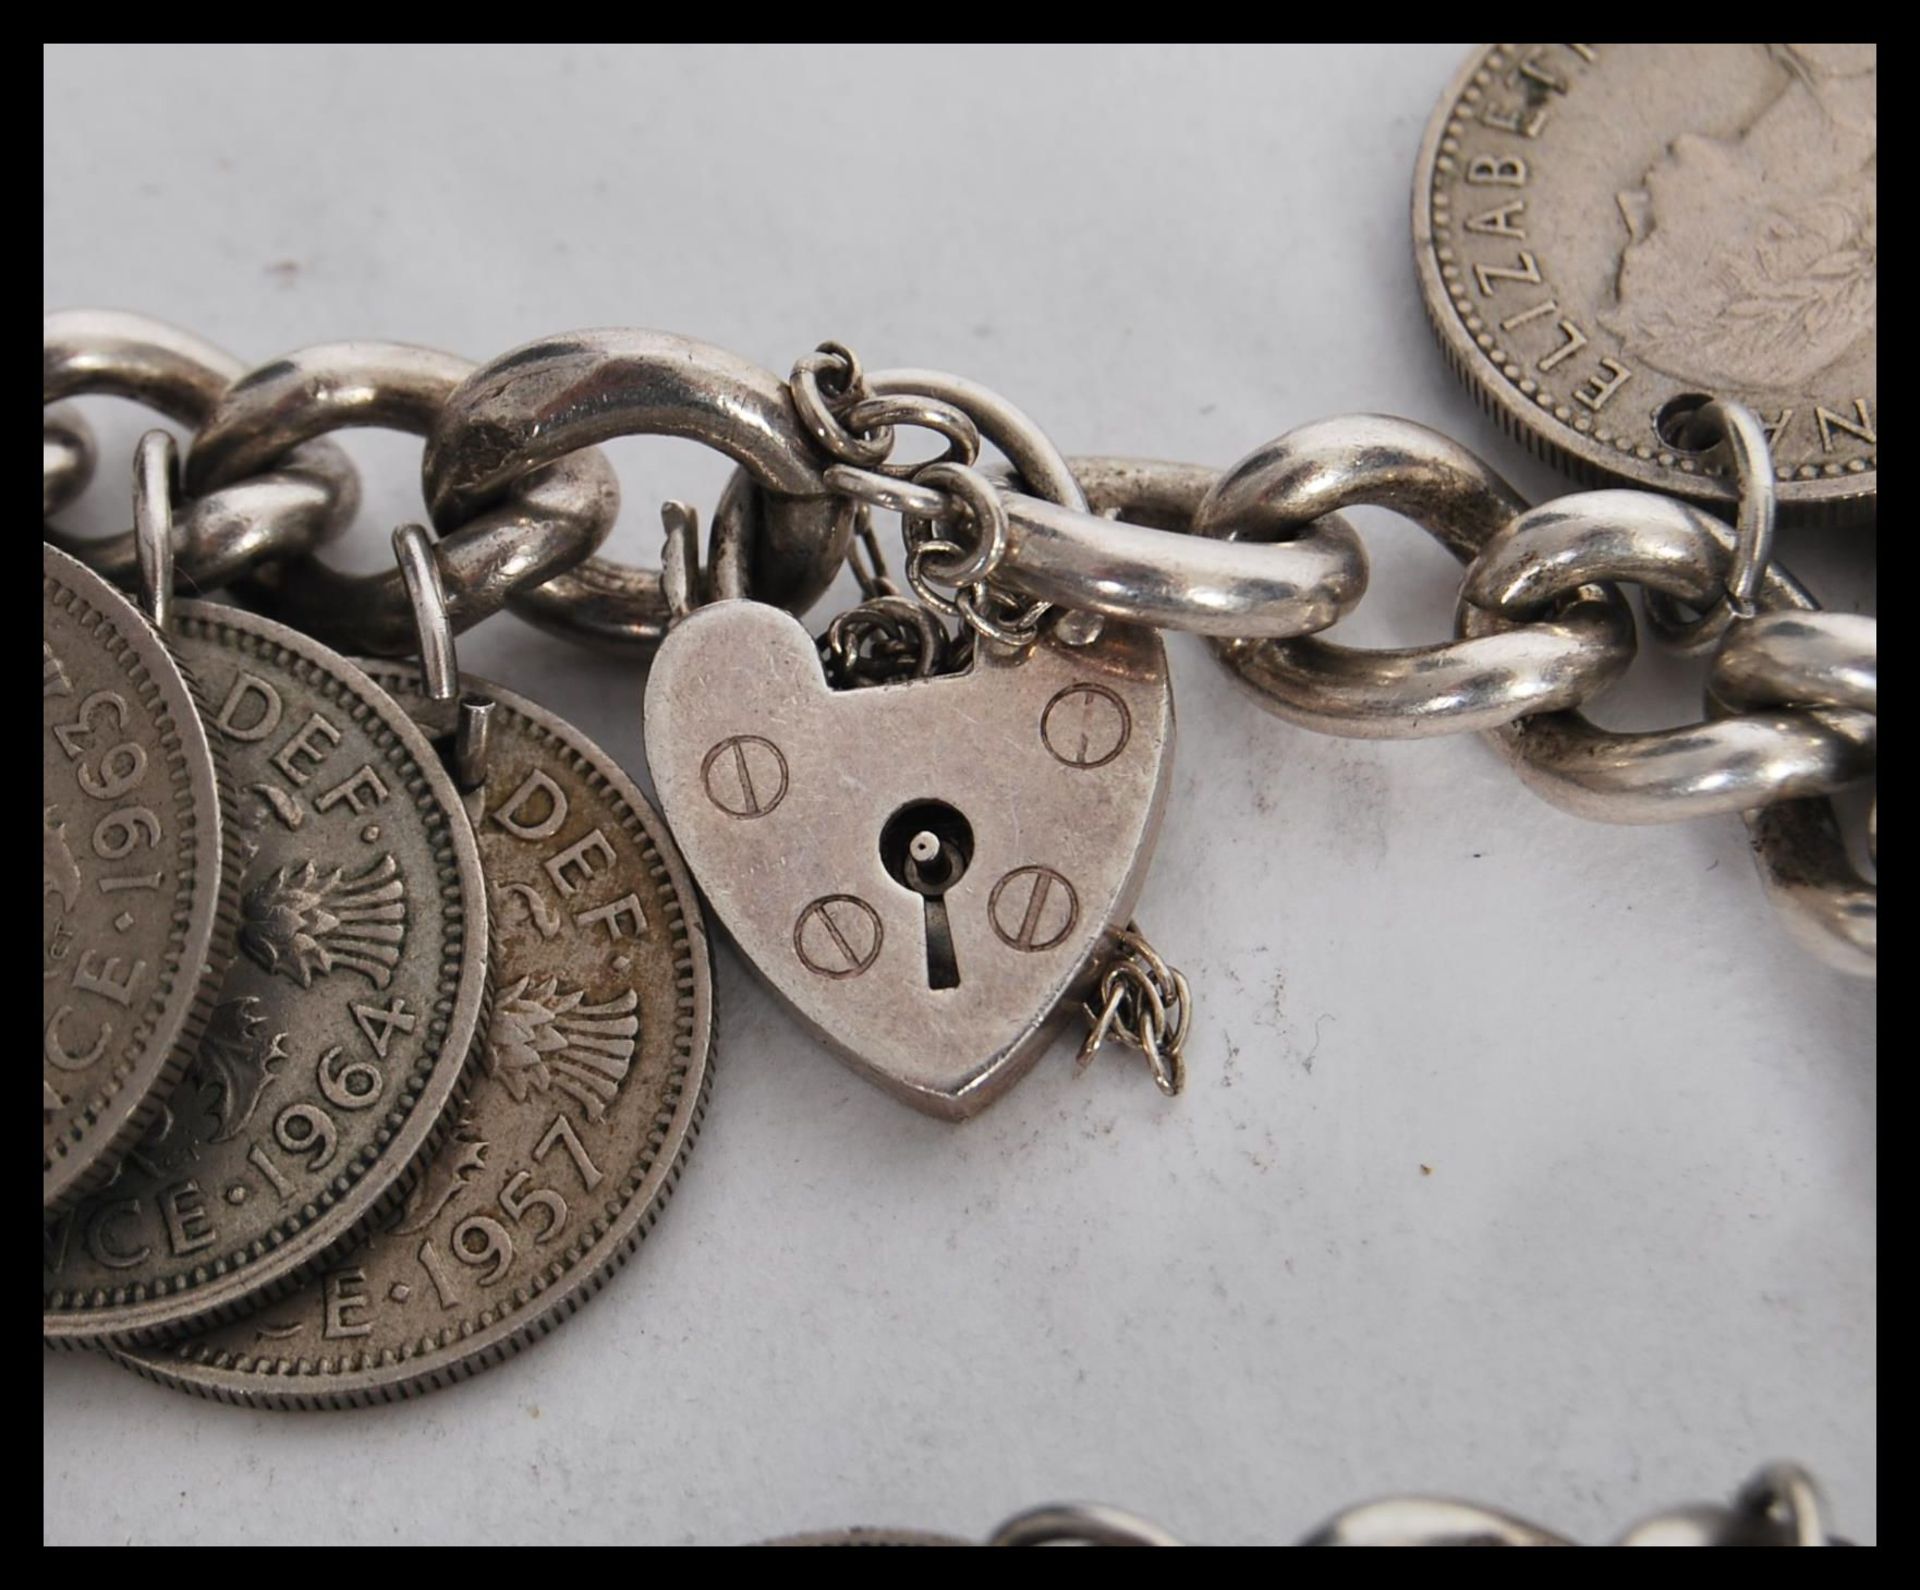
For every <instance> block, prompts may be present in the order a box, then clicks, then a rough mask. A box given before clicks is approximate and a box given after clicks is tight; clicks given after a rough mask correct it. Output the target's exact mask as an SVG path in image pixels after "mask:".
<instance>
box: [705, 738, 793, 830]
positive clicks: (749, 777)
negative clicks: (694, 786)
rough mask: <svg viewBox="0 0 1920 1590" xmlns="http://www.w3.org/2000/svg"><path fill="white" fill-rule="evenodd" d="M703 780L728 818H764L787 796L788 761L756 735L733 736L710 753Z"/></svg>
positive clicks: (769, 743)
mask: <svg viewBox="0 0 1920 1590" xmlns="http://www.w3.org/2000/svg"><path fill="white" fill-rule="evenodd" d="M700 781H701V783H703V784H704V785H706V789H707V799H708V800H710V801H712V802H713V804H714V805H716V806H718V807H719V808H720V810H721V811H723V812H725V813H726V814H727V815H728V816H729V817H764V816H766V815H767V813H768V812H770V811H772V810H773V809H774V807H776V806H778V805H779V804H780V803H781V801H783V800H785V799H786V797H787V759H786V757H785V756H784V755H783V754H782V753H781V750H780V747H779V746H777V745H775V744H774V743H773V741H771V740H763V739H762V738H761V737H760V736H759V735H757V734H735V735H730V736H729V737H728V738H726V739H724V740H722V741H721V742H720V743H719V744H718V745H716V746H715V747H714V748H713V749H712V750H711V751H709V752H707V757H706V760H705V761H704V762H702V763H701V764H700Z"/></svg>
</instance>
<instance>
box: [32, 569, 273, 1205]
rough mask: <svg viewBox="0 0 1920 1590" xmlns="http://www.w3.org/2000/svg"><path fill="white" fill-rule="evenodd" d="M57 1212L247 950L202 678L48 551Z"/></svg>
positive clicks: (83, 1184)
mask: <svg viewBox="0 0 1920 1590" xmlns="http://www.w3.org/2000/svg"><path fill="white" fill-rule="evenodd" d="M41 590H42V606H41V614H42V617H41V626H42V627H41V645H42V664H41V681H40V686H41V689H40V702H41V729H42V751H41V785H40V794H41V818H40V828H41V832H40V844H41V884H40V900H41V968H40V971H41V978H42V982H41V1075H42V1090H41V1111H42V1123H43V1137H42V1142H43V1149H42V1154H41V1167H40V1168H41V1201H42V1205H43V1207H44V1208H45V1210H46V1211H47V1212H48V1213H49V1214H52V1213H55V1212H57V1211H60V1210H63V1209H66V1208H68V1207H70V1206H71V1205H72V1204H73V1203H74V1202H76V1201H77V1200H78V1199H79V1198H80V1197H82V1196H83V1195H84V1194H85V1193H86V1192H88V1191H89V1190H90V1189H91V1188H92V1187H94V1186H95V1185H97V1184H98V1183H99V1182H100V1181H102V1180H104V1179H105V1178H106V1177H107V1176H109V1175H111V1174H112V1171H113V1167H114V1165H115V1164H116V1163H117V1162H118V1159H119V1156H120V1155H121V1154H122V1153H123V1152H124V1151H125V1150H126V1149H127V1148H128V1147H130V1146H131V1145H132V1144H133V1143H134V1142H135V1141H136V1140H138V1138H139V1137H140V1134H141V1133H142V1132H144V1131H145V1130H146V1128H147V1126H148V1124H149V1123H150V1122H151V1121H152V1119H153V1117H154V1115H155V1114H156V1113H157V1112H158V1111H159V1110H160V1108H161V1106H162V1104H163V1102H164V1101H165V1099H166V1096H167V1094H168V1092H169V1091H170V1090H171V1089H172V1087H173V1085H174V1083H175V1082H177V1081H178V1080H179V1078H180V1074H181V1072H182V1071H183V1070H184V1069H185V1067H186V1064H187V1060H188V1058H189V1056H190V1055H191V1054H192V1052H193V1047H194V1045H195V1043H196V1042H197V1041H198V1039H199V1036H200V1033H201V1030H202V1029H203V1028H204V1027H205V1026H206V1023H207V1017H208V1014H209V1012H210V1011H211V1009H212V1007H213V997H214V994H215V991H216V990H217V989H218V987H219V981H220V977H221V975H222V974H223V973H224V971H225V970H226V964H227V960H228V958H229V957H230V956H231V955H232V953H233V937H234V928H235V916H236V909H235V908H236V900H235V869H234V868H233V866H232V864H231V863H230V862H227V861H223V858H222V854H221V845H222V823H221V809H220V808H221V798H222V793H223V791H222V786H223V784H224V770H223V768H222V766H221V765H220V763H219V762H218V761H217V759H216V756H215V753H214V749H213V747H212V746H210V745H209V743H208V740H207V735H206V733H205V731H204V730H203V729H202V727H201V723H200V715H199V712H198V710H197V708H196V705H195V703H194V700H193V682H192V679H191V678H190V676H188V675H187V674H185V673H184V672H183V671H182V670H181V668H180V667H179V666H178V665H177V663H176V661H175V659H174V657H173V655H172V653H171V652H170V651H169V650H168V648H167V645H166V643H165V642H164V641H163V640H162V639H161V637H160V635H159V634H158V633H157V632H156V631H155V630H154V629H153V627H152V626H151V625H149V624H148V623H147V621H146V620H145V619H144V618H142V617H141V615H140V613H139V610H138V609H136V608H135V607H134V606H133V604H132V603H131V602H129V601H128V600H127V599H126V598H125V597H124V596H122V595H120V593H119V592H117V591H115V590H114V589H113V588H112V587H111V586H109V585H108V584H107V583H106V582H105V581H104V580H102V579H101V578H100V577H99V576H98V575H96V574H94V573H93V572H92V571H91V570H89V569H86V568H84V567H82V566H81V565H80V564H79V563H76V562H75V561H74V560H73V559H72V558H69V557H68V556H66V555H65V554H64V553H62V552H57V551H55V550H54V549H53V548H52V547H45V548H43V549H42V556H41Z"/></svg>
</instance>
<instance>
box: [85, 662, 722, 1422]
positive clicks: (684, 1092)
mask: <svg viewBox="0 0 1920 1590" xmlns="http://www.w3.org/2000/svg"><path fill="white" fill-rule="evenodd" d="M367 671H368V672H369V673H370V674H371V675H373V676H374V677H375V679H376V681H377V682H380V683H385V682H386V681H387V680H396V681H401V682H404V683H412V684H417V682H418V674H417V671H415V670H413V669H412V668H410V667H408V666H406V665H401V664H395V663H390V662H375V663H369V664H368V665H367ZM463 680H464V682H465V683H466V684H467V685H468V686H469V687H470V688H472V689H474V690H477V691H481V692H483V693H485V694H487V695H489V696H491V697H492V698H493V699H494V701H495V702H497V703H498V704H499V706H501V707H503V708H505V709H506V710H507V711H509V712H513V713H516V714H517V715H518V716H519V717H521V718H522V719H523V720H524V721H525V722H526V723H527V724H528V725H529V726H530V727H531V728H532V729H533V730H534V731H535V732H536V733H537V734H539V735H542V736H544V737H545V738H547V739H548V740H550V741H552V742H553V743H554V744H555V745H556V746H557V747H558V748H559V749H560V750H562V751H563V752H564V753H565V754H567V755H568V756H570V757H571V758H573V759H574V761H575V763H576V771H579V772H581V773H582V774H583V775H584V776H586V777H588V778H591V779H594V780H597V781H598V782H599V783H601V784H602V785H604V786H605V788H606V790H608V791H610V792H611V793H612V795H613V796H614V797H615V798H617V800H618V801H619V802H620V804H622V805H624V806H625V807H626V809H627V814H628V817H629V819H630V822H629V823H628V831H629V833H633V832H634V825H635V824H637V825H638V833H637V835H636V837H637V838H638V839H639V841H640V844H641V860H642V863H643V865H646V866H648V867H649V868H652V867H656V866H657V867H659V868H661V869H662V870H663V871H664V872H665V874H666V881H667V883H668V885H669V887H670V889H671V891H672V896H673V900H674V903H675V905H676V907H677V910H676V913H675V919H674V938H673V942H672V945H671V952H672V955H673V960H674V974H675V975H674V980H675V985H676V991H677V992H678V994H679V1001H678V1004H677V1007H676V1011H675V1018H674V1024H675V1027H676V1028H677V1029H681V1030H677V1031H676V1032H675V1035H674V1047H675V1049H676V1051H677V1055H676V1059H677V1061H678V1064H677V1065H676V1066H675V1068H674V1070H673V1071H672V1072H670V1081H671V1087H672V1096H671V1101H670V1103H669V1104H668V1105H666V1106H665V1107H664V1108H663V1109H662V1111H661V1112H660V1113H659V1115H657V1116H656V1117H655V1119H656V1122H658V1121H659V1120H660V1119H661V1118H662V1117H665V1119H666V1123H667V1124H666V1125H665V1127H664V1129H663V1136H662V1139H661V1143H660V1146H659V1149H656V1150H655V1152H654V1154H653V1156H652V1158H650V1159H649V1160H647V1161H646V1163H645V1164H644V1165H643V1166H642V1167H641V1169H640V1171H639V1174H638V1175H637V1176H636V1177H635V1178H634V1182H633V1189H632V1191H631V1192H630V1193H628V1194H627V1195H626V1198H625V1201H624V1202H623V1203H622V1204H621V1206H620V1212H619V1214H618V1215H616V1216H615V1217H613V1218H612V1219H611V1220H608V1221H607V1222H606V1230H605V1231H604V1233H603V1234H602V1235H601V1236H600V1237H599V1238H598V1239H597V1240H596V1241H595V1242H594V1243H593V1244H592V1245H591V1246H590V1247H589V1248H588V1249H587V1250H586V1251H585V1252H584V1253H583V1254H582V1255H581V1257H580V1258H579V1259H578V1260H577V1261H576V1262H575V1263H574V1264H573V1265H572V1266H571V1267H570V1269H569V1271H568V1272H567V1274H566V1275H565V1276H563V1277H562V1278H561V1279H560V1280H559V1281H558V1282H557V1283H555V1284H554V1285H553V1286H552V1287H550V1288H547V1289H544V1290H542V1291H541V1292H540V1293H539V1294H537V1297H536V1299H535V1300H534V1301H533V1302H531V1303H529V1304H527V1305H524V1306H522V1307H520V1308H518V1309H515V1310H512V1311H511V1312H509V1313H507V1314H505V1315H503V1316H502V1317H501V1318H500V1319H498V1320H496V1321H495V1322H494V1323H493V1324H491V1325H489V1326H486V1327H483V1328H482V1329H480V1330H477V1331H475V1332H473V1333H472V1334H470V1335H467V1336H463V1337H461V1338H460V1339H459V1340H458V1341H457V1342H456V1343H454V1344H451V1345H449V1346H446V1347H440V1348H436V1349H433V1350H432V1351H430V1352H427V1353H420V1354H413V1353H409V1354H408V1355H406V1356H405V1357H395V1358H393V1359H392V1360H391V1361H390V1362H386V1363H383V1364H380V1365H376V1366H375V1367H374V1368H372V1369H366V1368H355V1369H351V1370H344V1371H336V1370H329V1369H327V1368H325V1367H323V1366H322V1365H320V1364H316V1363H314V1362H312V1361H311V1360H304V1361H296V1362H295V1364H294V1365H292V1366H290V1368H292V1369H293V1370H294V1371H296V1372H300V1373H301V1377H302V1379H303V1380H304V1381H305V1382H307V1383H310V1384H312V1389H310V1390H309V1389H304V1387H303V1389H299V1390H294V1389H291V1388H290V1387H289V1386H288V1385H287V1381H288V1380H290V1379H293V1378H295V1375H294V1374H292V1373H290V1374H286V1375H282V1374H278V1373H275V1374H263V1373H261V1372H258V1371H254V1370H242V1369H235V1368H231V1367H228V1366H225V1365H217V1364H213V1363H209V1362H205V1361H197V1360H190V1359H188V1358H186V1357H185V1356H183V1355H184V1354H186V1353H188V1352H190V1351H191V1349H192V1345H193V1344H192V1343H191V1342H182V1343H177V1344H175V1346H174V1350H173V1354H172V1355H170V1356H167V1357H164V1358H163V1357H155V1356H151V1355H148V1354H145V1353H140V1352H137V1351H128V1350H122V1349H119V1348H117V1347H109V1349H108V1353H107V1356H109V1357H111V1358H112V1359H113V1360H114V1362H116V1363H118V1364H120V1365H121V1366H122V1367H123V1368H126V1369H129V1370H131V1371H132V1372H133V1373H134V1374H136V1375H139V1376H140V1377H141V1378H142V1379H144V1380H150V1381H152V1382H153V1383H154V1384H156V1385H161V1386H166V1387H168V1388H170V1389H172V1390H175V1391H183V1392H186V1393H188V1394H189V1395H192V1396H197V1397H203V1398H206V1399H208V1400H211V1401H214V1402H220V1403H225V1404H227V1405H228V1406H231V1407H244V1408H258V1409H266V1410H271V1411H274V1412H290V1413H305V1412H322V1411H337V1410H343V1409H347V1408H359V1407H370V1406H375V1405H379V1404H384V1403H393V1402H403V1401H408V1400H411V1399H412V1398H415V1397H421V1396H425V1395H426V1394H428V1393H429V1392H432V1391H437V1390H439V1389H441V1388H442V1387H445V1386H451V1385H456V1384H458V1383H459V1382H461V1381H463V1380H467V1379H471V1378H472V1377H473V1376H474V1375H477V1374H479V1373H480V1372H481V1371H483V1370H485V1369H488V1368H491V1367H493V1366H494V1365H496V1364H500V1363H503V1362H505V1361H506V1360H507V1359H509V1358H511V1357H513V1356H515V1355H516V1354H518V1353H519V1352H521V1351H522V1350H523V1349H525V1348H527V1347H530V1346H532V1345H533V1344H534V1343H535V1342H537V1341H539V1340H540V1339H541V1338H542V1337H544V1336H546V1335H548V1334H549V1333H551V1332H552V1331H554V1330H556V1329H557V1328H558V1327H559V1326H560V1325H562V1324H563V1323H565V1321H566V1320H568V1319H569V1318H571V1317H572V1316H573V1315H574V1314H575V1313H576V1312H578V1311H579V1309H581V1308H582V1307H583V1306H585V1304H586V1303H588V1302H589V1301H591V1299H592V1298H594V1297H595V1296H596V1295H598V1293H599V1292H600V1290H601V1288H602V1287H604V1286H605V1285H606V1284H607V1282H608V1281H609V1280H611V1279H612V1278H613V1276H614V1275H615V1274H617V1273H618V1272H619V1271H620V1270H621V1269H622V1268H623V1267H624V1266H625V1264H626V1262H627V1261H628V1259H630V1258H631V1257H632V1256H633V1254H634V1252H635V1251H636V1250H637V1249H638V1248H639V1246H640V1244H641V1242H642V1241H643V1240H644V1239H645V1238H646V1237H647V1235H648V1234H649V1233H650V1232H651V1231H652V1230H653V1228H654V1226H655V1225H656V1224H657V1223H658V1222H659V1219H660V1216H661V1214H662V1212H663V1211H664V1210H665V1208H666V1206H667V1204H668V1203H669V1201H670V1200H671V1199H672V1196H673V1193H674V1191H675V1190H676V1189H677V1188H678V1186H679V1183H680V1177H681V1175H682V1173H683V1172H684V1170H685V1168H686V1164H687V1161H688V1159H689V1158H690V1156H691V1155H692V1152H693V1146H694V1144H695V1143H696V1142H697V1141H698V1139H699V1136H700V1128H701V1126H702V1124H703V1123H704V1121H705V1118H706V1111H707V1105H708V1102H709V1099H710V1097H711V1095H712V1090H713V1075H714V1070H715V1068H716V1065H717V1062H718V1013H717V1008H716V1002H715V999H714V986H713V949H712V940H711V936H710V935H709V933H708V930H707V925H706V919H705V915H704V913H703V911H702V908H701V904H700V897H699V895H698V894H697V892H696V891H695V889H694V886H693V880H692V877H691V875H690V874H689V872H688V871H687V865H686V861H685V858H684V857H682V856H681V854H680V851H679V847H678V846H677V845H675V844H674V842H673V837H672V834H671V831H670V830H669V829H668V827H667V823H666V819H665V818H664V817H663V816H662V815H661V814H660V812H659V811H658V810H657V809H656V808H655V807H654V805H653V803H652V802H651V801H649V800H648V799H647V798H646V796H645V795H644V794H642V793H641V791H640V789H639V786H638V785H637V784H636V783H635V782H634V780H633V779H632V778H631V777H629V776H628V774H627V773H626V771H625V770H624V769H623V768H621V767H620V766H619V764H618V763H617V762H615V761H614V760H613V758H612V757H611V756H609V755H608V754H607V753H606V752H605V751H604V750H599V748H597V747H595V749H596V750H598V751H599V754H598V755H597V756H594V757H590V756H588V755H587V753H586V751H585V750H583V749H582V745H587V746H591V745H592V742H591V741H590V740H587V739H586V737H585V736H584V735H581V734H580V732H579V730H577V729H575V728H574V727H573V725H571V724H569V723H567V722H566V720H565V719H562V718H560V717H559V716H558V715H557V714H555V713H552V712H550V711H548V710H547V709H546V708H544V707H542V706H540V705H539V704H538V703H536V702H533V701H529V700H528V699H527V698H526V697H524V696H521V695H519V694H517V693H516V692H514V691H511V690H507V689H505V688H503V687H502V686H499V685H496V684H493V683H491V682H489V681H487V680H484V679H480V678H477V677H475V676H472V675H465V676H463ZM683 963H684V969H683ZM683 975H684V976H686V977H687V979H688V984H689V986H687V987H685V988H681V987H680V986H679V985H680V981H681V978H682V976H683ZM683 1023H684V1027H682V1024H683ZM483 1035H484V1034H483ZM696 1074H697V1077H698V1082H697V1086H689V1084H690V1083H691V1082H693V1080H694V1077H695V1076H696ZM669 1144H671V1145H672V1152H671V1154H667V1153H663V1152H661V1151H660V1150H661V1149H665V1148H666V1147H667V1146H668V1145H669ZM302 1365H304V1370H303V1371H302ZM403 1370H404V1371H405V1372H404V1373H403V1372H401V1371H403ZM321 1382H324V1384H321Z"/></svg>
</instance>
